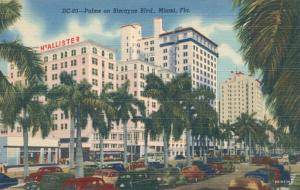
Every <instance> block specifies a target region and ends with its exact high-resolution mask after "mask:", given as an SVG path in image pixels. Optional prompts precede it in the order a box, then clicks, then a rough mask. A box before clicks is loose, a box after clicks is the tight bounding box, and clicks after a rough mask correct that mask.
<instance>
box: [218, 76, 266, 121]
mask: <svg viewBox="0 0 300 190" xmlns="http://www.w3.org/2000/svg"><path fill="white" fill-rule="evenodd" d="M220 90H221V97H220V122H222V123H226V122H227V121H229V122H230V123H233V122H235V121H236V119H237V117H239V116H240V115H241V114H242V113H249V114H251V113H256V114H255V117H256V119H260V120H263V119H264V118H265V117H266V114H267V113H266V109H265V106H264V100H263V96H262V91H261V84H260V82H259V81H258V80H256V79H255V78H253V77H251V76H249V75H246V74H243V73H242V72H235V73H234V74H233V75H232V76H231V77H230V78H229V79H227V80H226V81H224V82H223V83H222V84H221V89H220Z"/></svg>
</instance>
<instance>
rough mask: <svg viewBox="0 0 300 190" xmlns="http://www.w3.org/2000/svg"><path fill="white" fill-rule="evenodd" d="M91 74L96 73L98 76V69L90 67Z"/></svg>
mask: <svg viewBox="0 0 300 190" xmlns="http://www.w3.org/2000/svg"><path fill="white" fill-rule="evenodd" d="M92 75H96V76H98V70H97V69H94V68H92Z"/></svg>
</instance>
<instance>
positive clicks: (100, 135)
mask: <svg viewBox="0 0 300 190" xmlns="http://www.w3.org/2000/svg"><path fill="white" fill-rule="evenodd" d="M99 140H100V164H101V166H102V165H103V163H104V150H103V136H102V134H101V133H100V132H99Z"/></svg>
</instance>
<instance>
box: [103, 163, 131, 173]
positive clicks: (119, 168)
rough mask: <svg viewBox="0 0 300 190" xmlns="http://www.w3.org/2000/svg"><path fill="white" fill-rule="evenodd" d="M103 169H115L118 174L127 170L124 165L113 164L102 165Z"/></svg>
mask: <svg viewBox="0 0 300 190" xmlns="http://www.w3.org/2000/svg"><path fill="white" fill-rule="evenodd" d="M101 168H103V169H104V168H106V169H113V170H116V171H118V172H126V171H127V170H126V168H125V167H124V165H123V164H122V163H112V164H106V165H102V167H101Z"/></svg>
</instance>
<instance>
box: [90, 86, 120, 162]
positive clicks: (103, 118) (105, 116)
mask: <svg viewBox="0 0 300 190" xmlns="http://www.w3.org/2000/svg"><path fill="white" fill-rule="evenodd" d="M110 85H111V84H110V83H108V84H106V85H105V86H104V87H103V89H102V91H101V93H100V95H99V96H98V97H97V98H99V101H101V102H103V103H105V104H106V106H102V109H99V108H98V107H95V108H94V112H92V113H91V117H92V121H93V124H92V125H93V128H94V130H95V131H98V134H99V140H100V163H101V165H102V164H103V163H104V150H103V144H104V143H103V139H104V138H105V137H107V136H108V134H109V131H110V130H111V122H112V121H113V120H114V117H115V111H114V109H113V107H112V103H113V102H112V99H111V96H110V94H109V93H108V89H109V87H110ZM91 106H93V105H91Z"/></svg>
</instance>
